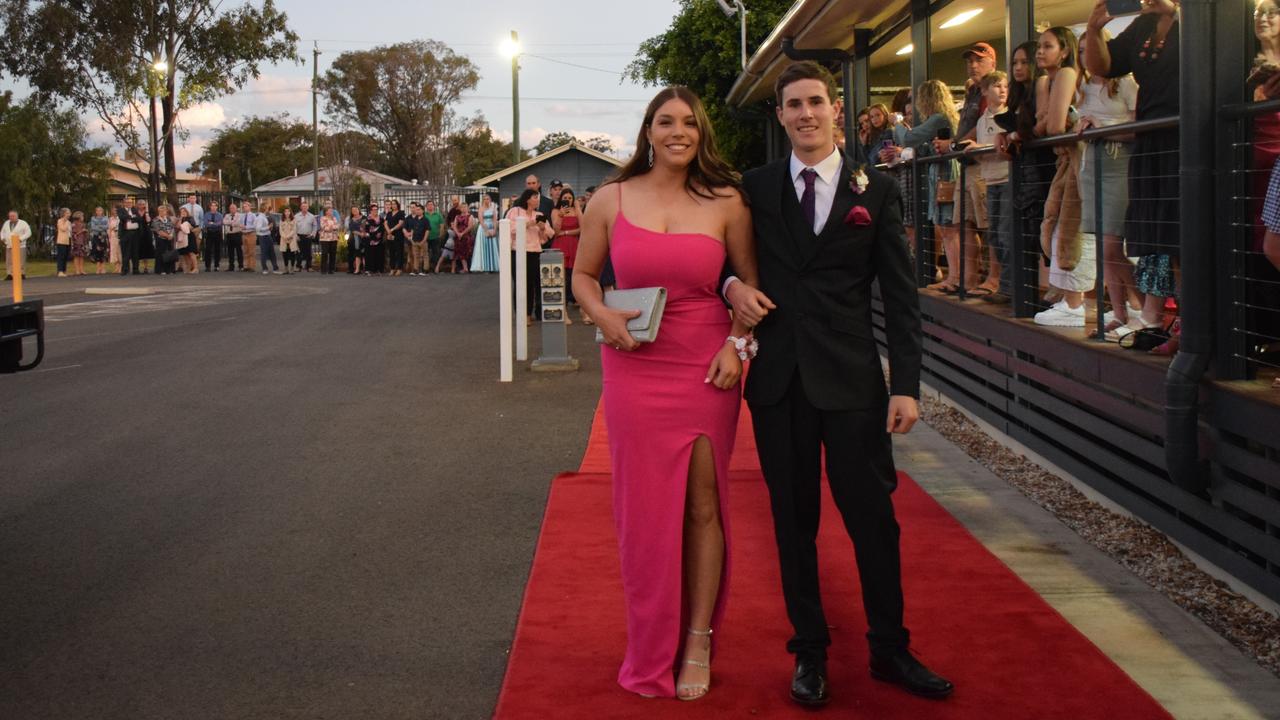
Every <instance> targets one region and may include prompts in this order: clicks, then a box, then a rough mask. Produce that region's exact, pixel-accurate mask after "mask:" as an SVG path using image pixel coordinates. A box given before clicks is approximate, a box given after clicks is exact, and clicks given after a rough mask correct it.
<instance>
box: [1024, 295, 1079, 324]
mask: <svg viewBox="0 0 1280 720" xmlns="http://www.w3.org/2000/svg"><path fill="white" fill-rule="evenodd" d="M1035 323H1036V324H1037V325H1048V326H1051V327H1079V328H1082V327H1084V303H1080V307H1078V308H1075V309H1072V308H1071V306H1070V305H1068V304H1067V301H1066V300H1059V301H1058V303H1057V304H1056V305H1054V306H1053V307H1051V308H1049V309H1048V310H1044V311H1042V312H1038V313H1036V317H1035Z"/></svg>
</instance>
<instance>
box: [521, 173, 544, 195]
mask: <svg viewBox="0 0 1280 720" xmlns="http://www.w3.org/2000/svg"><path fill="white" fill-rule="evenodd" d="M524 186H525V187H526V188H528V189H530V190H537V191H538V192H542V182H541V181H540V180H538V176H537V175H530V176H529V177H527V178H525V179H524Z"/></svg>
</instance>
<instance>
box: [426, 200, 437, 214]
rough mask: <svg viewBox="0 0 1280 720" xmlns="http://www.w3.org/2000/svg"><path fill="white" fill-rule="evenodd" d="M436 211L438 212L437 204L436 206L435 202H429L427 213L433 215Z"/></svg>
mask: <svg viewBox="0 0 1280 720" xmlns="http://www.w3.org/2000/svg"><path fill="white" fill-rule="evenodd" d="M435 211H436V204H435V202H432V201H428V202H427V212H428V213H433V212H435Z"/></svg>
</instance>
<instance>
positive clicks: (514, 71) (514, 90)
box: [511, 30, 520, 164]
mask: <svg viewBox="0 0 1280 720" xmlns="http://www.w3.org/2000/svg"><path fill="white" fill-rule="evenodd" d="M511 50H512V52H511V147H513V148H515V153H514V154H515V159H514V160H513V161H512V164H519V163H520V36H519V35H518V34H516V31H515V30H512V31H511Z"/></svg>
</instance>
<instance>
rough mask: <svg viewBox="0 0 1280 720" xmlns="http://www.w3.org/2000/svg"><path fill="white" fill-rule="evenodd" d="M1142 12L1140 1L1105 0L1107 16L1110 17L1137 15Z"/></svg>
mask: <svg viewBox="0 0 1280 720" xmlns="http://www.w3.org/2000/svg"><path fill="white" fill-rule="evenodd" d="M1140 12H1142V0H1107V14H1108V15H1110V16H1111V17H1119V16H1121V15H1137V14H1138V13H1140Z"/></svg>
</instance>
